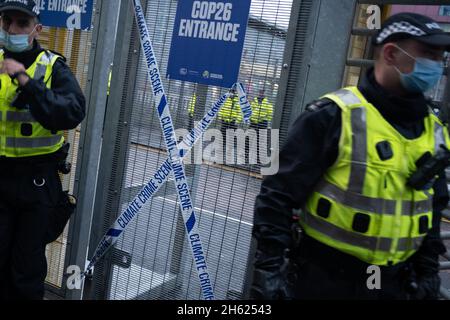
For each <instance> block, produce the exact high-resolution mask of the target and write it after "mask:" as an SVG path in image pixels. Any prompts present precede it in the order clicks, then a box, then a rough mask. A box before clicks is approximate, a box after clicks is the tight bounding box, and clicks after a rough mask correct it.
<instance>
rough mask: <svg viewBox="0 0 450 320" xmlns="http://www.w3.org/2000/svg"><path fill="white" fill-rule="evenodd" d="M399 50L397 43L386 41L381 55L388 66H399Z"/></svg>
mask: <svg viewBox="0 0 450 320" xmlns="http://www.w3.org/2000/svg"><path fill="white" fill-rule="evenodd" d="M398 54H399V50H398V48H397V45H396V44H395V43H393V42H388V43H386V44H385V45H384V46H383V47H382V48H381V52H380V55H381V57H382V58H383V60H384V61H385V62H386V64H387V65H388V66H397V64H398V63H397V59H398V58H397V57H398ZM381 57H380V58H381Z"/></svg>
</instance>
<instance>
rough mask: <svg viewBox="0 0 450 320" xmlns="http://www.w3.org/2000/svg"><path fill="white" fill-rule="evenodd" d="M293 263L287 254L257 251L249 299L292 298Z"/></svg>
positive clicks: (294, 275) (294, 270)
mask: <svg viewBox="0 0 450 320" xmlns="http://www.w3.org/2000/svg"><path fill="white" fill-rule="evenodd" d="M294 278H296V268H295V264H294V263H292V262H290V261H289V259H288V257H287V255H286V254H284V255H283V256H270V255H267V254H266V253H263V252H261V251H258V252H257V254H256V262H255V263H254V271H253V282H252V286H251V288H250V299H254V300H291V299H293V298H294V293H293V289H294V283H295V279H294Z"/></svg>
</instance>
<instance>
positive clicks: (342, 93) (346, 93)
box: [332, 89, 362, 106]
mask: <svg viewBox="0 0 450 320" xmlns="http://www.w3.org/2000/svg"><path fill="white" fill-rule="evenodd" d="M332 94H333V95H336V96H338V97H339V99H341V100H342V102H343V103H344V104H345V105H346V106H351V105H354V104H361V103H362V101H361V99H359V98H358V96H357V95H355V94H354V93H353V92H351V91H350V90H347V89H341V90H338V91H336V92H334V93H332Z"/></svg>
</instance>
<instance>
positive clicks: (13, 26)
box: [0, 0, 85, 300]
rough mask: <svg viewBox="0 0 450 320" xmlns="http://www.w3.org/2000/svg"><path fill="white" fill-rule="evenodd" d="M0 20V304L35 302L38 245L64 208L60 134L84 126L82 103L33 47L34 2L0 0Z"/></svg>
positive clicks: (61, 68)
mask: <svg viewBox="0 0 450 320" xmlns="http://www.w3.org/2000/svg"><path fill="white" fill-rule="evenodd" d="M0 14H1V19H0V46H1V47H2V48H3V49H1V50H0V299H1V300H5V299H14V300H15V299H42V298H43V295H44V280H45V277H46V274H47V262H46V257H45V246H46V244H47V243H48V242H50V241H52V240H54V239H55V238H56V237H57V236H58V235H59V233H60V232H61V231H62V229H59V230H55V229H54V228H53V227H54V226H55V224H60V221H57V220H58V219H59V220H60V219H61V218H62V216H61V215H66V213H67V211H70V210H66V209H67V208H70V207H71V206H70V205H69V203H68V202H69V201H68V197H67V195H66V194H65V193H64V192H63V191H62V187H61V181H60V179H59V175H58V170H59V169H61V167H60V164H61V161H63V160H64V158H65V156H67V145H66V144H65V140H64V135H63V130H69V129H74V128H75V127H77V126H78V124H79V123H80V122H81V121H82V120H83V118H84V116H85V98H84V96H83V93H82V91H81V88H80V86H79V84H78V82H77V80H76V79H75V77H74V75H73V74H72V72H71V71H70V69H69V67H68V66H67V65H66V63H65V58H64V57H63V56H61V55H60V54H58V53H55V52H51V51H49V50H45V49H43V48H41V46H40V45H39V43H38V41H37V40H36V39H37V37H38V35H39V34H40V32H41V31H42V24H41V23H40V21H39V10H38V7H37V6H36V3H35V1H33V0H21V1H13V0H3V1H1V2H0ZM55 216H56V218H55ZM55 219H56V220H55ZM63 220H64V219H63ZM63 224H64V223H63ZM63 224H62V225H61V226H60V228H63V227H64V226H63Z"/></svg>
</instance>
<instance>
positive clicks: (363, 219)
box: [352, 212, 370, 233]
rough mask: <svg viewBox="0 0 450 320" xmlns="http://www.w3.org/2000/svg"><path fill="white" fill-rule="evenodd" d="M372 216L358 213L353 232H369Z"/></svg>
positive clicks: (354, 220)
mask: <svg viewBox="0 0 450 320" xmlns="http://www.w3.org/2000/svg"><path fill="white" fill-rule="evenodd" d="M369 226H370V216H369V215H368V214H364V213H359V212H358V213H356V214H355V216H354V217H353V224H352V229H353V231H356V232H360V233H366V232H367V231H369Z"/></svg>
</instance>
